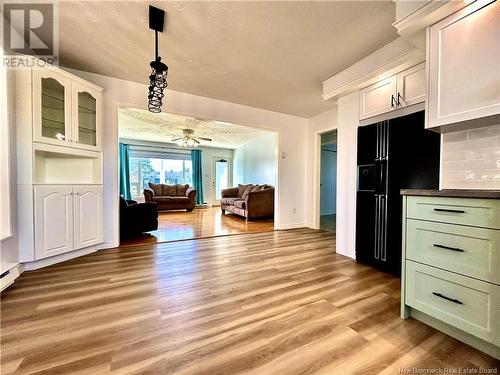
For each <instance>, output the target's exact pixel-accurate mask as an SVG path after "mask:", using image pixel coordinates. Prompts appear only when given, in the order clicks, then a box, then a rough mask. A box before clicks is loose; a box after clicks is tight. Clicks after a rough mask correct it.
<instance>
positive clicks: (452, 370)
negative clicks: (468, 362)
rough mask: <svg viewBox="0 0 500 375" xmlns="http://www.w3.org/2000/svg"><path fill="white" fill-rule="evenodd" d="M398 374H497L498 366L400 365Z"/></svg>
mask: <svg viewBox="0 0 500 375" xmlns="http://www.w3.org/2000/svg"><path fill="white" fill-rule="evenodd" d="M399 373H400V374H498V373H499V369H498V367H479V368H478V367H402V368H400V369H399Z"/></svg>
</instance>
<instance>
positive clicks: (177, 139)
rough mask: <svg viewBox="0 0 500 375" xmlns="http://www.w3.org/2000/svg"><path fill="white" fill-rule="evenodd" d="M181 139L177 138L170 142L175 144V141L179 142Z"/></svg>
mask: <svg viewBox="0 0 500 375" xmlns="http://www.w3.org/2000/svg"><path fill="white" fill-rule="evenodd" d="M181 139H182V137H179V138H174V139H172V142H175V141H180V140H181Z"/></svg>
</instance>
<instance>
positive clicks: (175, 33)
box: [59, 1, 397, 117]
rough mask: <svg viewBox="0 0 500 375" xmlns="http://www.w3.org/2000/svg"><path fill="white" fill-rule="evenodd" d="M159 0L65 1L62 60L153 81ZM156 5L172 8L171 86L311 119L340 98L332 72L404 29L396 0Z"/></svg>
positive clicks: (164, 42) (166, 42)
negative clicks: (326, 87) (330, 90)
mask: <svg viewBox="0 0 500 375" xmlns="http://www.w3.org/2000/svg"><path fill="white" fill-rule="evenodd" d="M149 4H150V3H149V2H144V1H131V2H128V1H118V2H117V1H65V2H61V3H60V8H59V15H60V17H59V18H60V58H61V65H63V66H66V67H69V68H75V69H80V70H85V71H90V72H94V73H99V74H104V75H107V76H111V77H116V78H121V79H126V80H130V81H135V82H141V83H147V76H148V74H149V65H148V64H149V61H150V60H151V59H152V58H153V52H154V50H153V35H154V33H153V32H152V31H151V30H149V28H148V5H149ZM151 4H153V5H155V6H158V7H160V8H162V9H164V10H165V11H166V12H167V21H166V32H165V33H163V34H161V35H160V36H161V37H160V55H161V56H162V57H163V60H164V61H166V62H167V64H168V65H169V88H171V89H173V90H177V91H182V92H186V93H191V94H195V95H201V96H206V97H210V98H216V99H222V100H226V101H229V102H234V103H239V104H245V105H249V106H254V107H259V108H264V109H269V110H273V111H277V112H283V113H288V114H293V115H298V116H301V117H310V116H313V115H315V114H318V113H320V112H323V111H325V110H327V109H329V108H331V107H332V106H333V103H331V102H324V101H323V99H322V97H321V82H322V81H323V80H325V79H327V78H329V77H331V76H332V75H334V74H336V73H338V72H339V71H341V70H343V69H344V68H346V67H348V66H349V65H351V64H353V63H354V62H356V61H358V60H359V59H361V58H363V57H365V56H367V55H368V54H370V53H372V52H373V51H375V50H377V49H378V48H380V47H382V46H384V45H385V44H387V43H389V42H391V41H392V40H394V39H396V37H397V35H396V32H395V29H394V28H393V27H392V26H391V23H392V22H393V21H394V19H395V5H394V2H392V1H370V2H365V1H325V2H322V1H310V2H301V1H290V2H288V1H258V2H246V1H229V2H227V1H199V2H190V1H168V2H151ZM166 103H167V105H166V108H164V109H165V110H167V111H168V97H167V101H166Z"/></svg>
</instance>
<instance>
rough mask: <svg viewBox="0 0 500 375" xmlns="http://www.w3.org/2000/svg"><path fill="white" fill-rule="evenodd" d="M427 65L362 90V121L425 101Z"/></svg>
mask: <svg viewBox="0 0 500 375" xmlns="http://www.w3.org/2000/svg"><path fill="white" fill-rule="evenodd" d="M425 92H426V80H425V64H424V63H422V64H419V65H416V66H414V67H411V68H409V69H406V70H404V71H402V72H400V73H398V74H396V75H393V76H391V77H388V78H382V79H381V80H380V81H378V82H376V83H374V84H372V85H370V86H368V87H365V88H364V89H362V90H360V99H359V118H360V120H364V119H367V118H369V117H374V116H378V115H381V114H384V113H387V112H391V111H394V110H397V109H400V108H404V107H408V106H411V105H414V104H418V103H422V102H424V101H425Z"/></svg>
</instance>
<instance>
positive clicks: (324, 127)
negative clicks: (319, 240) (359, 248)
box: [306, 92, 359, 258]
mask: <svg viewBox="0 0 500 375" xmlns="http://www.w3.org/2000/svg"><path fill="white" fill-rule="evenodd" d="M358 98H359V96H358V93H357V92H355V93H352V94H350V95H347V96H344V97H342V98H340V99H339V100H338V103H337V109H334V110H330V111H327V112H324V113H321V114H319V115H318V116H315V117H312V118H311V119H309V129H308V134H307V150H308V158H307V174H306V179H307V181H308V186H307V197H308V204H307V207H308V210H307V213H306V214H307V222H308V226H310V227H311V228H319V220H318V218H319V173H320V169H319V166H320V164H319V156H320V142H319V140H320V139H319V133H323V132H326V131H329V130H333V129H337V239H336V245H337V253H339V254H343V255H346V256H348V257H351V258H355V254H356V253H355V240H356V152H357V128H358V126H359V120H358V108H359V104H358Z"/></svg>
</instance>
